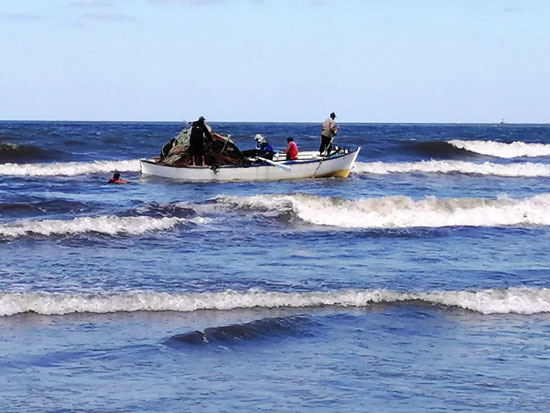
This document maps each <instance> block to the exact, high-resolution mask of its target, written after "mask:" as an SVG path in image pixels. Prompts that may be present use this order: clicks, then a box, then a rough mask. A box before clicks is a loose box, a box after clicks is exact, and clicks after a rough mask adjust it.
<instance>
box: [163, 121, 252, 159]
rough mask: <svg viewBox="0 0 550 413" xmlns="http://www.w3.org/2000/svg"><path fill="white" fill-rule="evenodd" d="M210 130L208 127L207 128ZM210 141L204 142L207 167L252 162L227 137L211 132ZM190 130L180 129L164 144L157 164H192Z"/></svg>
mask: <svg viewBox="0 0 550 413" xmlns="http://www.w3.org/2000/svg"><path fill="white" fill-rule="evenodd" d="M207 127H208V128H210V127H209V126H207ZM211 135H212V141H210V140H205V142H204V159H205V163H206V164H207V165H211V166H214V165H246V164H250V163H252V160H250V159H248V157H247V156H246V155H245V154H243V153H242V152H241V151H240V150H239V148H237V145H235V143H234V142H233V141H232V140H231V139H230V137H229V136H223V135H222V134H219V133H216V132H212V131H211ZM190 138H191V128H185V129H182V131H181V132H180V133H178V135H177V136H175V137H174V138H172V139H170V140H169V141H168V142H166V143H165V144H164V146H163V147H162V150H161V152H160V159H159V161H158V163H160V164H163V165H171V166H188V165H191V164H192V159H191V155H190V154H189V146H190V143H189V141H190Z"/></svg>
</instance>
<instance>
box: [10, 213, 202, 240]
mask: <svg viewBox="0 0 550 413" xmlns="http://www.w3.org/2000/svg"><path fill="white" fill-rule="evenodd" d="M185 222H193V223H198V224H200V223H205V222H207V220H206V219H205V218H201V217H196V218H192V219H190V220H187V219H184V218H174V217H163V218H152V217H148V216H138V217H115V216H98V217H80V218H74V219H70V220H41V221H32V220H24V221H19V222H16V223H12V224H4V225H0V236H4V237H13V238H16V237H23V236H27V235H46V236H52V235H78V234H82V233H86V232H96V233H100V234H107V235H117V234H128V235H139V234H143V233H145V232H148V231H161V230H168V229H170V228H173V227H174V226H176V225H178V224H182V223H185Z"/></svg>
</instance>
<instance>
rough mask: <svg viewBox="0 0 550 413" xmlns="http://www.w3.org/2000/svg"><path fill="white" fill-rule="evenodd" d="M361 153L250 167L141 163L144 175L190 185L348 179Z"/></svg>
mask: <svg viewBox="0 0 550 413" xmlns="http://www.w3.org/2000/svg"><path fill="white" fill-rule="evenodd" d="M360 149H361V148H356V149H352V150H350V149H340V150H339V152H337V153H334V154H331V155H330V156H328V157H326V156H320V155H319V153H318V152H315V151H305V152H300V153H299V154H298V160H296V161H287V160H285V155H284V154H276V155H275V156H274V157H273V160H268V159H262V158H259V159H258V161H257V162H255V163H251V164H248V165H220V166H170V165H165V164H162V163H160V162H158V160H157V159H140V167H141V173H142V174H143V175H154V176H159V177H163V178H171V179H178V180H181V181H190V182H209V181H281V180H289V179H305V178H325V177H331V176H333V177H338V178H347V177H348V175H349V172H350V169H351V168H352V166H353V164H354V162H355V160H356V159H357V155H358V154H359V150H360Z"/></svg>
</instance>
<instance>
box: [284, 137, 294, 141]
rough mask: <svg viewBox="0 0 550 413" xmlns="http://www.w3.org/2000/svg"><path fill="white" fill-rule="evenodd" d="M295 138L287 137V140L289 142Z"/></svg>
mask: <svg viewBox="0 0 550 413" xmlns="http://www.w3.org/2000/svg"><path fill="white" fill-rule="evenodd" d="M293 140H294V138H292V137H288V138H286V141H287V142H292V141H293Z"/></svg>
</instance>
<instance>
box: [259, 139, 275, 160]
mask: <svg viewBox="0 0 550 413" xmlns="http://www.w3.org/2000/svg"><path fill="white" fill-rule="evenodd" d="M254 140H255V141H256V151H257V152H256V156H259V157H261V158H265V159H269V160H272V159H273V153H274V151H273V147H272V146H271V144H270V143H269V142H268V141H267V139H266V138H264V137H263V136H262V135H260V134H259V133H258V134H257V135H256V136H254Z"/></svg>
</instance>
